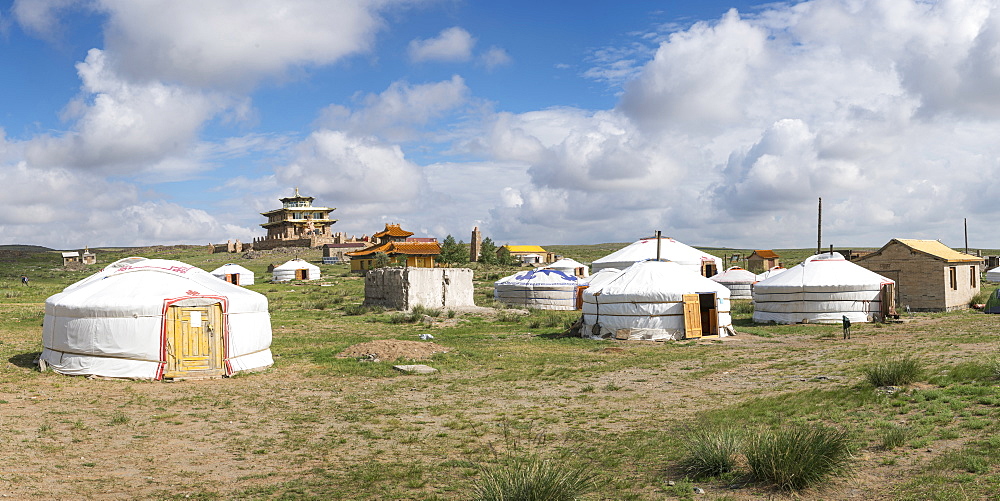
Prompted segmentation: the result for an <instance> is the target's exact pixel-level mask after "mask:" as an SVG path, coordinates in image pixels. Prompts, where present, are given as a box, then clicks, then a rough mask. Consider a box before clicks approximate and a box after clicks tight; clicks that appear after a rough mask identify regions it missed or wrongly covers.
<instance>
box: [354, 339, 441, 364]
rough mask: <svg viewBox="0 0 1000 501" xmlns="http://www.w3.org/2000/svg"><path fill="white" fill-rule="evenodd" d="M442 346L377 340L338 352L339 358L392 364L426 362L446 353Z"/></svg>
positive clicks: (416, 342) (397, 340)
mask: <svg viewBox="0 0 1000 501" xmlns="http://www.w3.org/2000/svg"><path fill="white" fill-rule="evenodd" d="M447 352H448V348H445V347H444V346H441V345H438V344H434V343H427V342H423V341H405V340H400V339H379V340H376V341H368V342H366V343H358V344H356V345H353V346H350V347H348V348H347V349H346V350H344V351H342V352H340V354H339V355H337V356H338V357H341V358H359V359H368V360H378V361H387V362H392V361H393V360H398V359H403V360H426V359H428V358H431V356H433V355H434V354H435V353H447Z"/></svg>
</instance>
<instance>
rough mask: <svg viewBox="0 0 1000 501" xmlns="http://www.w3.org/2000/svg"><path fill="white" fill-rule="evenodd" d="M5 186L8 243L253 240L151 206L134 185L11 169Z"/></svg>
mask: <svg viewBox="0 0 1000 501" xmlns="http://www.w3.org/2000/svg"><path fill="white" fill-rule="evenodd" d="M0 185H3V186H16V187H17V189H16V190H8V192H7V193H6V194H5V195H4V197H3V198H2V199H0V233H2V234H3V236H4V241H5V242H7V243H14V242H23V243H31V244H37V245H44V246H49V247H53V248H56V249H71V248H79V247H83V246H85V245H89V246H92V247H96V246H109V245H128V246H139V245H153V244H163V243H165V242H171V243H205V244H207V243H209V241H216V242H218V241H225V240H226V239H227V238H242V239H244V241H249V240H250V239H251V238H252V237H253V234H254V232H253V231H252V230H250V229H248V228H243V227H240V226H237V225H233V224H226V223H223V222H221V221H220V220H219V219H217V218H216V217H214V216H212V215H210V214H208V213H207V212H205V211H203V210H198V209H189V208H186V207H181V206H179V205H177V204H174V203H169V202H164V201H152V200H147V198H148V194H140V193H139V191H138V189H137V188H136V187H135V186H133V185H130V184H127V183H122V182H111V181H107V180H104V179H102V178H100V177H97V176H94V175H91V174H88V173H81V172H78V171H72V170H68V169H60V168H52V169H37V168H32V167H29V166H28V165H27V164H26V163H24V162H20V163H18V164H16V165H6V166H3V167H2V168H0Z"/></svg>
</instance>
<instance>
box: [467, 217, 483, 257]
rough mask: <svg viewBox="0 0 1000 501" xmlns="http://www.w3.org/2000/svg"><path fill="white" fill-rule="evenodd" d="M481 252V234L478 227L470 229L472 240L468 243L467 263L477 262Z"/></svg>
mask: <svg viewBox="0 0 1000 501" xmlns="http://www.w3.org/2000/svg"><path fill="white" fill-rule="evenodd" d="M482 250H483V234H482V233H480V231H479V227H478V226H476V227H474V228H472V240H471V241H470V242H469V261H471V262H473V263H475V262H477V261H479V254H480V253H481V252H482Z"/></svg>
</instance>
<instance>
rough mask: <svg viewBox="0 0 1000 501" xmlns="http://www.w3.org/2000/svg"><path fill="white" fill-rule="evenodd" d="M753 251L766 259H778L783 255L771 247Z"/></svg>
mask: <svg viewBox="0 0 1000 501" xmlns="http://www.w3.org/2000/svg"><path fill="white" fill-rule="evenodd" d="M753 253H754V254H757V255H758V256H760V257H762V258H764V259H777V258H779V257H781V256H779V255H778V254H777V253H776V252H774V251H773V250H771V249H761V250H755V251H753Z"/></svg>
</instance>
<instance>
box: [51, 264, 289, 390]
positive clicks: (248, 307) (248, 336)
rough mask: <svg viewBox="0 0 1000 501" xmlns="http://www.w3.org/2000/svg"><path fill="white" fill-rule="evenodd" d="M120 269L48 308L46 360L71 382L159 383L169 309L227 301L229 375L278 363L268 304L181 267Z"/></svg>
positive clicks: (85, 282)
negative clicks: (126, 380)
mask: <svg viewBox="0 0 1000 501" xmlns="http://www.w3.org/2000/svg"><path fill="white" fill-rule="evenodd" d="M131 259H132V261H129V262H126V263H124V264H122V263H121V262H116V263H113V264H112V265H109V266H108V267H107V268H105V269H104V270H102V271H101V272H98V273H96V274H94V275H92V276H91V277H88V278H85V279H83V280H81V281H80V282H77V283H75V284H73V285H70V286H69V287H67V288H66V289H65V290H63V292H60V293H58V294H55V295H53V296H51V297H49V298H48V299H47V300H46V301H45V319H44V322H43V328H42V344H43V351H42V355H41V358H42V359H43V360H45V362H46V363H47V364H48V365H49V366H50V367H52V368H53V370H55V371H56V372H59V373H62V374H68V375H80V376H90V375H93V376H103V377H117V378H136V379H156V378H157V377H158V376H159V375H160V374H161V373H162V372H161V371H162V366H163V365H164V364H165V361H164V360H163V358H162V357H163V353H165V347H164V343H165V341H164V339H165V337H164V331H163V329H164V325H165V322H164V317H165V312H166V310H167V305H168V304H173V305H178V306H201V305H210V304H215V303H220V302H222V303H223V304H224V307H223V316H224V321H225V322H226V325H227V327H228V328H227V331H228V332H227V333H225V336H226V342H225V357H226V359H227V370H226V373H227V374H232V373H235V372H239V371H243V370H249V369H257V368H261V367H266V366H269V365H271V364H272V363H273V360H272V357H271V351H270V345H271V321H270V315H269V314H268V311H267V298H266V297H265V296H264V295H262V294H259V293H257V292H253V291H250V290H247V289H244V288H242V287H239V286H236V285H233V284H230V283H228V282H225V281H222V280H219V279H218V278H216V277H214V276H212V275H211V274H209V273H208V272H206V271H204V270H202V269H199V268H196V267H194V266H191V265H188V264H185V263H182V262H180V261H171V260H160V259H138V260H137V259H135V258H131Z"/></svg>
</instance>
